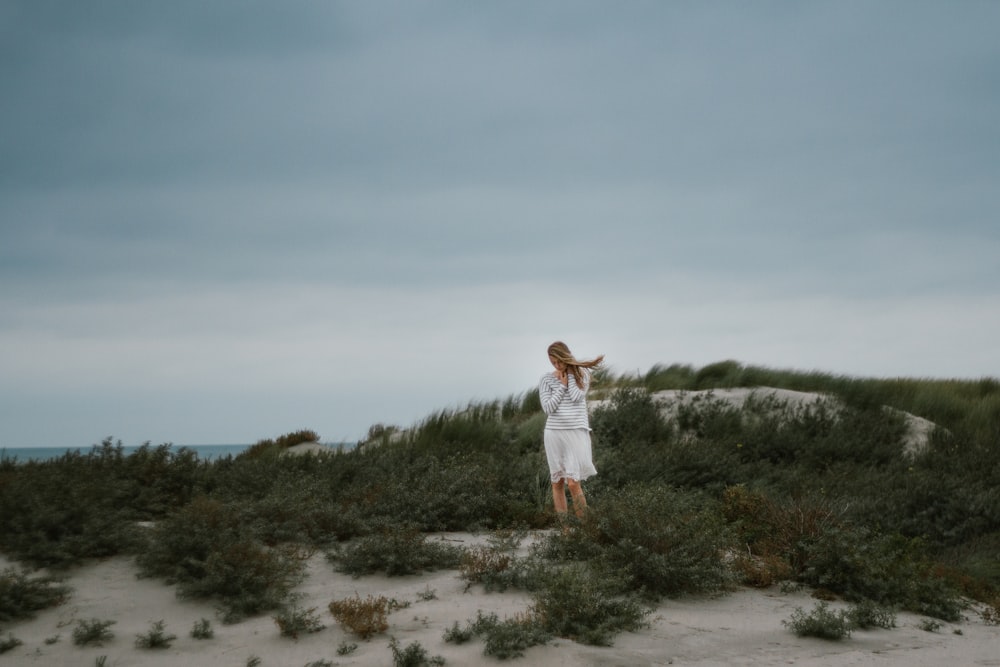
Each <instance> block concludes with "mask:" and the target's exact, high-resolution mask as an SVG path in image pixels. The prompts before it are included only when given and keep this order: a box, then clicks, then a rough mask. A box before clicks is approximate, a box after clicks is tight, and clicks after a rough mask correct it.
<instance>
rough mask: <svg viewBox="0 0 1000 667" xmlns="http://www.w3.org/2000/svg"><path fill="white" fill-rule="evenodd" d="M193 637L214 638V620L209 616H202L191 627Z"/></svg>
mask: <svg viewBox="0 0 1000 667" xmlns="http://www.w3.org/2000/svg"><path fill="white" fill-rule="evenodd" d="M191 637H192V638H193V639H212V638H213V637H215V630H213V629H212V622H211V621H210V620H208V619H207V618H202V619H199V620H197V621H195V622H194V626H193V627H192V628H191Z"/></svg>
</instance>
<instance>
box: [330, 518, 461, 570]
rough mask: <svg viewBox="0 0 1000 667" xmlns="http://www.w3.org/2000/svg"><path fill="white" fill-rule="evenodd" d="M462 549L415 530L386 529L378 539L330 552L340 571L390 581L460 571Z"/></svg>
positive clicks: (386, 527) (394, 527) (398, 527)
mask: <svg viewBox="0 0 1000 667" xmlns="http://www.w3.org/2000/svg"><path fill="white" fill-rule="evenodd" d="M462 551H463V550H462V548H461V547H456V546H453V545H449V544H444V543H443V542H432V541H428V539H427V537H426V536H425V535H423V534H421V533H420V532H419V531H418V530H417V529H416V528H414V527H412V526H409V527H408V526H393V525H383V526H382V527H381V529H380V530H379V532H378V533H377V534H374V535H369V536H366V537H361V538H358V539H357V540H355V541H354V542H352V543H350V544H347V545H343V546H340V547H338V548H336V549H333V550H330V551H328V552H327V557H328V559H329V560H330V561H331V562H333V563H335V565H336V567H337V569H338V570H340V571H341V572H345V573H347V574H352V575H354V576H360V575H363V574H372V573H373V572H385V573H386V574H387V575H388V576H390V577H395V576H401V575H407V574H416V573H419V572H423V571H431V570H438V569H450V568H456V567H458V566H459V564H460V563H461V559H462Z"/></svg>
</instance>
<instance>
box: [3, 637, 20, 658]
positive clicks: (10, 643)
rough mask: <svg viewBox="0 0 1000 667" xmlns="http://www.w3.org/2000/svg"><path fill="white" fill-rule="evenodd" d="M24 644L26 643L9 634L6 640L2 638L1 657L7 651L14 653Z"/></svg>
mask: <svg viewBox="0 0 1000 667" xmlns="http://www.w3.org/2000/svg"><path fill="white" fill-rule="evenodd" d="M22 644H24V642H22V641H21V640H20V639H18V638H17V637H15V636H14V635H12V634H11V633H9V632H8V633H7V637H6V638H3V637H0V655H3V654H4V653H6V652H7V651H13V650H14V649H16V648H17V647H18V646H21V645H22Z"/></svg>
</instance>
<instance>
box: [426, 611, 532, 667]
mask: <svg viewBox="0 0 1000 667" xmlns="http://www.w3.org/2000/svg"><path fill="white" fill-rule="evenodd" d="M475 636H480V637H482V638H483V640H484V648H483V652H484V653H485V654H486V655H490V656H493V657H494V658H497V659H500V660H507V659H509V658H518V657H520V656H522V655H524V652H525V651H526V650H527V649H529V648H531V647H532V646H538V645H540V644H545V643H548V642H549V641H550V640H551V639H552V635H551V634H549V633H548V632H547V631H546V630H545V629H544V628H543V627H542V625H541V624H540V623H539V621H538V619H537V618H535V617H534V616H533V615H532V614H530V613H527V614H519V615H517V616H515V617H513V618H508V619H504V620H503V621H501V620H500V619H499V618H498V617H497V615H496V614H492V613H491V614H483V612H482V611H481V610H480V611H479V612H477V613H476V620H475V621H474V622H469V623H466V626H465V628H464V629H461V628H459V626H458V623H457V622H456V623H455V624H454V625H453V626H452V627H451V628H450V629H449V630H447V631H445V633H444V640H445V641H446V642H451V643H454V644H464V643H465V642H468V641H469V640H471V639H472V638H473V637H475Z"/></svg>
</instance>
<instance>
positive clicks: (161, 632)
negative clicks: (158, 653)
mask: <svg viewBox="0 0 1000 667" xmlns="http://www.w3.org/2000/svg"><path fill="white" fill-rule="evenodd" d="M175 639H177V635H168V634H167V633H166V631H165V629H164V624H163V621H162V620H161V621H156V622H155V623H153V625H152V626H151V627H150V628H149V630H148V631H147V632H146V633H145V634H141V635H136V636H135V646H136V648H149V649H163V648H170V644H172V643H173V641H174V640H175Z"/></svg>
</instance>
